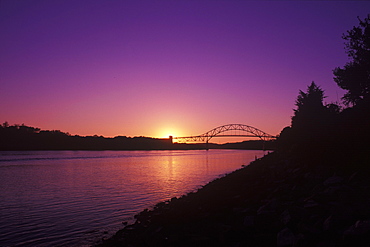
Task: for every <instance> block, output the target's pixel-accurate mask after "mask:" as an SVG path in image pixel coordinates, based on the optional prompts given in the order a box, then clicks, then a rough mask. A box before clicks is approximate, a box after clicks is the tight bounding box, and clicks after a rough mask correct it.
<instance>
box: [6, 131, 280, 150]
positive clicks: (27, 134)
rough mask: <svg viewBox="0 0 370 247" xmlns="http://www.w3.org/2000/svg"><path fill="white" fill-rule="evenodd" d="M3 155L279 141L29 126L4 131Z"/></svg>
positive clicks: (249, 146) (267, 145)
mask: <svg viewBox="0 0 370 247" xmlns="http://www.w3.org/2000/svg"><path fill="white" fill-rule="evenodd" d="M0 137H1V138H0V150H1V151H24V150H194V149H207V148H208V149H246V150H263V149H265V150H273V149H275V141H262V140H250V141H243V142H238V143H226V144H215V143H208V145H206V144H205V143H172V138H151V137H143V136H140V137H126V136H116V137H113V138H111V137H103V136H96V135H95V136H79V135H70V134H68V133H64V132H61V131H59V130H52V131H49V130H40V129H39V128H34V127H29V126H25V125H8V126H1V127H0Z"/></svg>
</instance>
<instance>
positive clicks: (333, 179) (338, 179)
mask: <svg viewBox="0 0 370 247" xmlns="http://www.w3.org/2000/svg"><path fill="white" fill-rule="evenodd" d="M342 182H343V178H341V177H339V176H332V177H329V178H328V179H326V180H325V181H324V185H325V186H328V185H334V184H340V183H342Z"/></svg>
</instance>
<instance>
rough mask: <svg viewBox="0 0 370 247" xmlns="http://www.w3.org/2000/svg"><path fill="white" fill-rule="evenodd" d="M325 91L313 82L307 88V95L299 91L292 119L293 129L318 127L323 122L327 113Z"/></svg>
mask: <svg viewBox="0 0 370 247" xmlns="http://www.w3.org/2000/svg"><path fill="white" fill-rule="evenodd" d="M324 98H325V96H324V91H323V90H322V89H321V88H320V87H319V86H317V85H316V84H315V82H312V83H311V85H310V86H308V88H307V93H305V92H303V91H302V90H300V91H299V95H298V97H297V100H296V103H295V105H296V106H297V109H294V116H293V117H292V128H299V129H307V128H310V127H314V126H316V125H317V124H318V123H319V122H322V118H323V115H324V114H325V112H326V107H325V106H324V103H323V100H324Z"/></svg>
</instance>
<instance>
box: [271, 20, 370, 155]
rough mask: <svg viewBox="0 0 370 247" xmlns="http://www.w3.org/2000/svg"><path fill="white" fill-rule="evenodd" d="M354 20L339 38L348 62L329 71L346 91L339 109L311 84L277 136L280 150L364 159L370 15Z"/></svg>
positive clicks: (369, 117) (369, 116)
mask: <svg viewBox="0 0 370 247" xmlns="http://www.w3.org/2000/svg"><path fill="white" fill-rule="evenodd" d="M358 19H359V25H358V26H355V27H353V29H351V30H349V31H347V33H345V34H343V39H344V40H345V50H346V53H347V55H348V57H349V62H347V63H346V64H345V65H344V66H343V67H337V68H335V69H334V70H333V75H334V81H335V82H336V83H337V85H338V86H339V87H340V88H342V89H344V90H346V93H345V94H344V96H343V97H342V102H343V106H342V105H340V104H339V102H335V103H329V104H325V103H324V99H325V93H324V90H322V89H321V88H320V86H318V85H316V84H315V82H312V83H311V84H310V85H309V86H308V87H307V90H306V92H303V91H299V94H298V97H297V100H296V102H295V106H296V108H295V109H294V115H293V116H292V119H291V125H290V126H288V127H286V128H284V129H283V130H282V132H281V133H280V137H279V140H278V146H279V149H280V150H284V151H291V152H304V151H305V150H309V152H310V151H312V150H316V151H318V152H320V153H322V152H330V151H333V150H335V151H336V152H337V151H340V152H341V151H346V150H347V151H349V152H351V153H353V154H358V155H364V154H365V153H366V151H368V150H369V149H370V142H369V140H370V14H369V15H368V16H367V17H366V18H365V19H364V20H361V19H360V18H358ZM347 151H346V153H348V152H347Z"/></svg>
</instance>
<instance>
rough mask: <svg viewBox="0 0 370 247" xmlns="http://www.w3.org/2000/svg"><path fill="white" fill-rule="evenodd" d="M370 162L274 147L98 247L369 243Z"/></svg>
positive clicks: (140, 218)
mask: <svg viewBox="0 0 370 247" xmlns="http://www.w3.org/2000/svg"><path fill="white" fill-rule="evenodd" d="M352 154H353V153H352ZM369 161H370V159H369V158H368V154H367V153H366V152H359V153H357V154H356V155H354V154H353V155H350V156H349V155H347V154H345V153H333V154H325V155H320V153H311V154H307V155H304V154H299V155H288V154H281V153H278V152H274V153H271V154H269V155H267V156H265V157H263V158H261V159H259V160H256V161H254V162H252V163H251V164H250V165H249V166H247V167H244V168H242V169H240V170H237V171H235V172H233V173H231V174H229V175H226V176H224V177H223V178H220V179H216V180H214V181H212V182H210V183H209V184H207V185H206V186H204V187H203V188H201V189H199V190H198V191H197V192H195V193H189V194H188V195H185V196H183V197H181V198H173V199H171V200H170V201H166V202H162V203H159V204H157V205H156V206H155V207H154V208H153V209H152V210H144V211H143V212H141V213H140V214H138V215H137V216H136V223H135V224H133V225H129V226H126V227H125V228H124V229H122V230H120V231H118V232H117V233H116V235H114V236H113V237H112V238H110V239H108V240H104V241H103V243H101V244H100V245H98V246H368V245H369V243H370V196H369V195H370V182H369V181H370V180H369V179H368V178H369V175H370V169H369V167H368V164H369V163H370V162H369Z"/></svg>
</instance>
